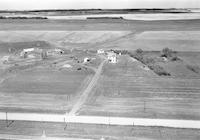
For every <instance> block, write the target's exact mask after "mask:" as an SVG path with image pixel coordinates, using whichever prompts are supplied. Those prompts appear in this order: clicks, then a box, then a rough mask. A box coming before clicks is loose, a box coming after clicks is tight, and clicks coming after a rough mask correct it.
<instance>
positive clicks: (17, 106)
mask: <svg viewBox="0 0 200 140" xmlns="http://www.w3.org/2000/svg"><path fill="white" fill-rule="evenodd" d="M38 43H40V47H41V48H43V49H46V48H52V47H53V46H48V45H46V44H45V43H44V44H42V43H41V42H27V43H22V42H17V43H11V44H8V43H7V44H8V46H9V47H11V48H14V49H15V51H16V52H19V51H20V49H23V48H26V47H34V46H35V44H38ZM14 44H15V45H16V46H15V45H14ZM24 44H27V46H26V47H25V45H24ZM23 45H24V46H23ZM2 46H4V45H2ZM14 46H15V47H14ZM9 47H5V46H4V47H1V50H2V52H3V53H2V54H1V55H2V56H3V55H11V54H10V53H9V52H8V48H9ZM80 54H81V55H82V57H78V56H79V55H80ZM12 55H13V54H12ZM15 55H16V54H15ZM72 56H73V57H75V56H77V58H78V59H77V60H74V59H73V58H71V57H72ZM89 56H90V57H94V58H95V60H93V61H91V62H90V63H88V65H90V67H87V66H86V65H83V64H82V65H81V64H79V63H78V62H77V61H80V62H81V63H82V61H83V58H84V57H89ZM15 57H17V56H15ZM100 61H101V60H100V59H99V58H98V57H96V56H95V55H93V54H89V53H87V52H84V51H82V50H80V51H77V50H74V51H72V52H71V53H70V54H69V53H67V52H66V54H64V55H62V56H56V57H49V58H48V59H46V60H40V59H38V58H37V59H34V58H33V59H19V60H12V61H11V60H10V61H9V62H8V63H6V64H3V63H1V65H0V66H1V67H0V76H1V77H0V97H1V98H0V110H1V111H20V112H24V111H27V112H43V113H66V112H67V111H69V110H70V108H71V107H72V105H73V104H74V102H75V100H76V99H77V98H78V97H79V95H80V94H81V93H80V90H82V88H84V87H85V86H86V85H87V84H88V82H90V79H91V78H92V76H93V75H94V70H93V69H92V68H93V67H97V66H98V64H99V63H100ZM65 65H67V66H70V68H65Z"/></svg>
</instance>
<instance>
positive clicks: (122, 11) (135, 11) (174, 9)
mask: <svg viewBox="0 0 200 140" xmlns="http://www.w3.org/2000/svg"><path fill="white" fill-rule="evenodd" d="M32 12H33V13H35V12H74V13H112V12H115V13H127V12H128V13H129V12H133V13H137V12H139V13H140V12H142V13H143V12H146V13H188V12H191V10H189V9H176V8H169V9H162V8H152V9H150V8H149V9H148V8H147V9H54V10H52V9H46V10H25V11H6V10H2V11H0V13H32Z"/></svg>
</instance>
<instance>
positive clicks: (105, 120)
mask: <svg viewBox="0 0 200 140" xmlns="http://www.w3.org/2000/svg"><path fill="white" fill-rule="evenodd" d="M6 119H7V120H8V121H9V120H13V121H37V122H61V123H62V122H63V123H83V124H84V123H85V124H105V125H123V126H156V127H171V128H187V129H200V121H197V120H175V119H148V118H125V117H108V116H101V117H100V116H66V115H65V114H63V115H58V114H37V113H7V115H6V113H5V112H0V120H6Z"/></svg>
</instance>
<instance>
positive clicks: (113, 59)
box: [107, 52, 117, 63]
mask: <svg viewBox="0 0 200 140" xmlns="http://www.w3.org/2000/svg"><path fill="white" fill-rule="evenodd" d="M107 56H108V62H110V63H117V55H116V53H114V52H108V53H107Z"/></svg>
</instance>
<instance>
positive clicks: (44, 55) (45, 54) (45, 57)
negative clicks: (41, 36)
mask: <svg viewBox="0 0 200 140" xmlns="http://www.w3.org/2000/svg"><path fill="white" fill-rule="evenodd" d="M41 58H42V59H43V60H44V59H47V52H46V51H43V52H42V53H41Z"/></svg>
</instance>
